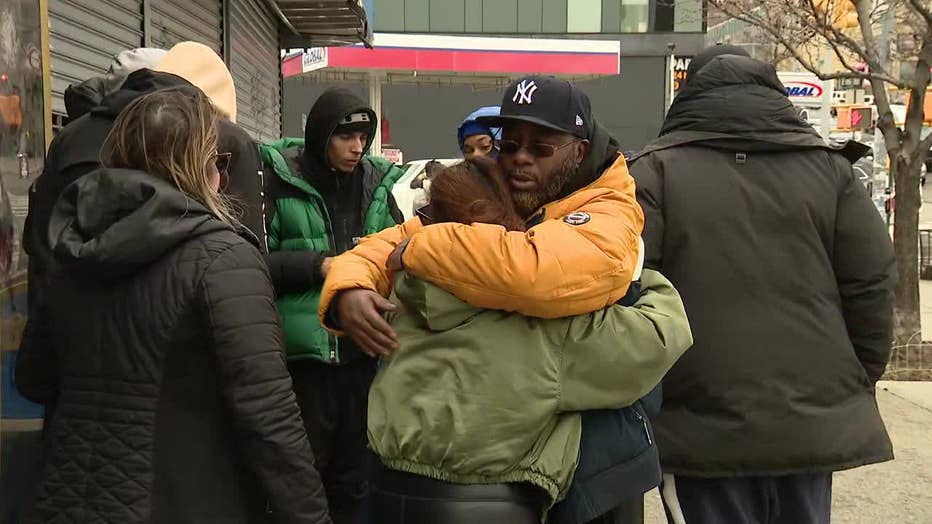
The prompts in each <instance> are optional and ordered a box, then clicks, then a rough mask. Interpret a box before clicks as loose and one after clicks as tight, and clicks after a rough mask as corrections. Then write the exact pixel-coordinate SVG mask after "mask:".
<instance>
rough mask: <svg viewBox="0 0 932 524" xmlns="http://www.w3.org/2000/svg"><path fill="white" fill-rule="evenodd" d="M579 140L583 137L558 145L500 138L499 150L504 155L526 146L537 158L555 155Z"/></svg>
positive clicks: (514, 152) (511, 153)
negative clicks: (519, 141)
mask: <svg viewBox="0 0 932 524" xmlns="http://www.w3.org/2000/svg"><path fill="white" fill-rule="evenodd" d="M577 142H582V139H581V138H577V139H576V140H571V141H569V142H567V143H565V144H560V145H558V146H555V145H552V144H541V143H535V144H527V145H522V144H519V143H517V142H515V141H514V140H499V142H498V152H499V153H501V154H503V155H515V154H517V153H518V151H521V148H524V149H526V150H527V152H528V153H529V154H530V155H531V156H534V157H536V158H547V157H551V156H553V155H555V154H556V153H557V151H559V150H561V149H563V148H564V147H567V146H571V145H573V144H575V143H577Z"/></svg>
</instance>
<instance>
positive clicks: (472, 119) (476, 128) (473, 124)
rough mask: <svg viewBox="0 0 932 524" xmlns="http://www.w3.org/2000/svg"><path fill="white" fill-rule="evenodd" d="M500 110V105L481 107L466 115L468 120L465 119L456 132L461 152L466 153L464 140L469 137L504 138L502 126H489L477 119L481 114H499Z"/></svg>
mask: <svg viewBox="0 0 932 524" xmlns="http://www.w3.org/2000/svg"><path fill="white" fill-rule="evenodd" d="M500 111H501V108H500V107H499V106H487V107H480V108H479V109H476V110H475V111H473V112H472V113H470V114H469V116H467V117H466V120H463V123H462V124H460V127H459V130H457V133H456V137H457V139H458V140H459V145H460V152H462V153H463V154H465V153H466V151H465V149H464V142H465V141H466V138H468V137H471V136H475V135H488V136H490V137H492V140H500V139H501V138H502V128H500V127H487V126H484V125H482V124H480V123H479V122H477V121H476V119H477V118H479V117H481V116H498V115H499V112H500Z"/></svg>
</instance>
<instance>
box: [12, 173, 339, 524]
mask: <svg viewBox="0 0 932 524" xmlns="http://www.w3.org/2000/svg"><path fill="white" fill-rule="evenodd" d="M237 233H238V232H237V231H235V230H234V228H233V227H231V226H229V225H227V224H225V223H223V222H222V221H220V220H219V219H217V218H216V217H215V216H213V214H212V213H211V212H210V211H209V210H208V209H207V208H206V207H205V206H203V205H201V204H200V203H199V202H197V201H195V200H194V199H192V198H190V197H188V196H187V195H185V194H184V193H182V192H181V191H179V190H178V189H177V188H175V187H174V186H173V185H172V184H170V183H169V182H167V181H164V180H161V179H159V178H156V177H152V176H150V175H148V174H146V173H142V172H139V171H131V170H116V169H101V170H98V171H95V172H92V173H89V174H87V175H85V176H83V177H81V179H80V180H78V181H77V182H75V183H74V184H71V185H70V186H68V188H66V189H65V191H64V192H63V194H62V196H61V198H60V199H59V200H58V202H57V204H56V205H55V207H54V210H53V213H52V217H51V220H50V227H49V240H50V243H51V245H52V246H53V250H54V253H55V258H56V262H57V265H58V267H60V268H61V271H60V272H57V273H56V278H55V285H54V286H52V287H51V288H49V290H48V299H49V300H48V301H47V303H46V304H44V306H45V307H44V308H43V309H42V310H41V311H40V312H39V314H37V315H34V316H31V317H30V322H31V323H33V326H34V329H32V330H28V331H27V333H26V335H25V337H24V341H23V346H22V348H21V349H20V351H19V356H18V362H17V367H16V382H17V388H18V389H19V390H20V391H21V392H22V393H23V395H25V396H26V397H27V398H29V399H31V400H34V401H37V402H41V403H44V404H49V403H53V404H54V405H55V408H56V409H55V414H54V416H53V417H51V418H47V419H46V423H47V426H46V438H47V442H48V447H47V450H48V455H47V456H46V457H45V465H44V468H43V477H42V479H41V482H40V485H39V488H38V490H37V497H36V498H37V500H36V504H35V507H34V508H33V509H32V511H31V512H30V513H29V514H28V516H27V518H26V519H25V520H24V522H52V521H56V520H61V519H63V518H65V516H66V515H74V514H80V515H83V517H82V520H86V521H100V522H142V521H145V522H153V523H158V522H206V521H216V522H264V521H265V520H266V519H267V518H268V515H267V508H271V509H272V510H273V511H274V512H275V513H276V515H275V517H274V520H276V521H280V522H307V523H320V524H323V523H324V522H329V521H330V520H329V518H328V516H327V506H326V498H325V496H324V491H323V487H322V485H321V482H320V478H319V476H318V474H317V472H316V470H315V469H314V457H313V455H312V453H311V449H310V445H309V442H308V439H307V434H306V433H305V430H304V425H303V422H302V420H301V417H300V411H299V410H298V406H297V404H296V403H295V399H294V394H293V393H292V389H291V380H290V377H289V375H288V370H287V368H286V367H285V361H284V341H283V337H282V334H281V329H280V327H279V323H278V322H279V319H278V312H277V311H276V309H275V305H274V296H273V293H272V287H271V281H270V279H269V275H268V272H267V270H266V268H265V264H264V262H263V261H262V258H261V257H260V254H259V251H258V249H257V248H256V247H255V245H254V244H251V243H250V241H255V238H254V237H253V236H252V235H251V234H249V233H245V235H246V237H247V238H245V239H244V238H243V236H241V235H240V234H237ZM240 233H243V232H240ZM184 464H188V465H190V464H197V467H179V465H184ZM75 485H82V486H95V489H93V490H89V491H87V492H85V493H83V494H82V496H81V497H78V499H73V497H69V496H68V494H70V493H73V492H74V486H75Z"/></svg>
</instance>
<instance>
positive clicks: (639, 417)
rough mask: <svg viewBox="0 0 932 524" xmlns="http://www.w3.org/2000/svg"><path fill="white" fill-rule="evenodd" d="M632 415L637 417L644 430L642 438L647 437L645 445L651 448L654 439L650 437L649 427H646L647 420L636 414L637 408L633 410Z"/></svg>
mask: <svg viewBox="0 0 932 524" xmlns="http://www.w3.org/2000/svg"><path fill="white" fill-rule="evenodd" d="M634 414H635V415H637V418H638V421H640V423H641V427H642V428H643V429H644V436H646V437H647V445H648V446H653V445H654V439H653V438H651V436H650V427H649V426H648V425H647V419H646V418H644V416H643V415H641V413H639V412H638V410H637V408H635V409H634Z"/></svg>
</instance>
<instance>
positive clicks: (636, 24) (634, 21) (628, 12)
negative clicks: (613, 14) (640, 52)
mask: <svg viewBox="0 0 932 524" xmlns="http://www.w3.org/2000/svg"><path fill="white" fill-rule="evenodd" d="M649 20H650V2H649V0H621V29H620V32H622V33H646V32H647V24H648V21H649Z"/></svg>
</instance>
